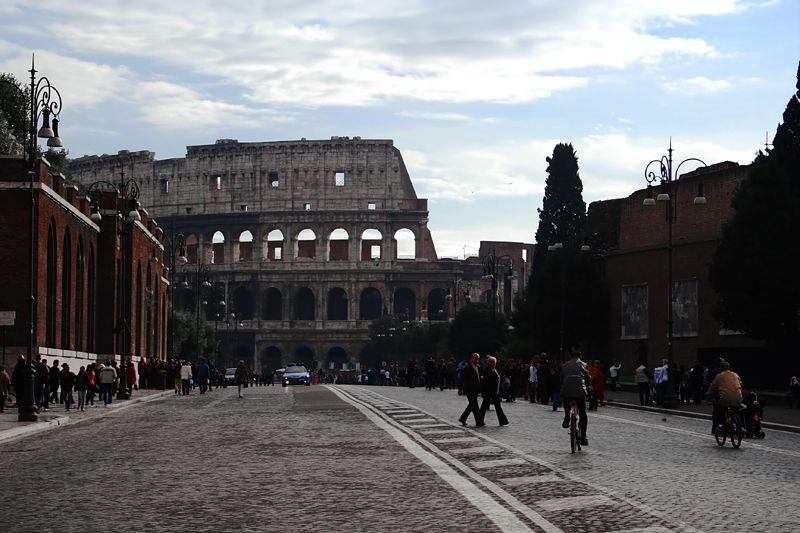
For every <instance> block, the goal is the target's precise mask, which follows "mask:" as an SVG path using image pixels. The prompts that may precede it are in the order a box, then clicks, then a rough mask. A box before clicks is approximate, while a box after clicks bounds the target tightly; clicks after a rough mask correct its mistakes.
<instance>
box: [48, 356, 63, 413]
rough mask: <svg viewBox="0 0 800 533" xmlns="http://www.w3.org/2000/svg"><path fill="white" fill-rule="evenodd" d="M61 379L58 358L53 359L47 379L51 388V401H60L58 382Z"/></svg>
mask: <svg viewBox="0 0 800 533" xmlns="http://www.w3.org/2000/svg"><path fill="white" fill-rule="evenodd" d="M60 381H61V371H60V370H59V366H58V359H56V360H55V361H53V366H51V367H50V377H49V378H48V380H47V383H48V385H49V389H50V403H58V384H59V383H60Z"/></svg>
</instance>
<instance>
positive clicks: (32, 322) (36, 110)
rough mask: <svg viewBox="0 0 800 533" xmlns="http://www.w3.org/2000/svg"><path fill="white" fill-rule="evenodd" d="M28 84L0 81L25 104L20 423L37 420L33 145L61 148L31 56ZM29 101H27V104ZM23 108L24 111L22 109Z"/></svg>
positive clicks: (55, 100)
mask: <svg viewBox="0 0 800 533" xmlns="http://www.w3.org/2000/svg"><path fill="white" fill-rule="evenodd" d="M29 72H30V73H31V82H30V86H29V88H28V94H26V93H25V92H24V91H22V90H21V89H20V88H19V87H17V85H16V84H14V83H12V82H10V81H8V80H0V83H2V84H3V85H7V86H8V87H11V88H13V90H14V91H16V92H17V96H18V97H19V98H20V101H23V102H25V106H24V107H23V108H20V109H16V110H15V111H16V112H17V114H18V118H20V119H21V120H22V123H23V129H24V130H25V132H26V136H27V139H26V141H27V144H28V147H27V153H26V157H27V163H28V174H29V177H30V180H29V190H30V199H31V204H30V207H31V216H30V239H29V242H28V245H29V250H28V258H29V259H30V269H29V270H30V273H29V289H30V297H29V304H30V314H29V318H28V325H29V326H30V332H29V334H28V353H27V361H26V363H25V373H24V376H23V378H24V380H25V393H24V394H23V395H22V398H20V399H19V416H18V418H17V420H19V421H20V422H36V421H38V420H39V414H38V410H37V408H36V402H35V401H34V398H33V390H34V387H35V382H36V370H35V368H34V365H33V345H34V344H35V342H36V269H35V268H34V265H35V264H36V256H37V254H36V238H35V235H36V195H35V194H34V188H33V184H34V182H35V181H36V174H37V169H36V160H37V157H36V155H37V153H36V152H37V150H36V149H37V145H36V138H37V137H39V138H41V139H47V146H49V147H51V148H60V147H61V146H63V143H62V142H61V137H59V136H58V115H59V114H60V113H61V94H60V93H59V92H58V90H57V89H56V88H55V87H53V86H52V85H50V80H48V79H47V78H46V77H41V78H39V80H38V81H37V80H36V68H35V62H34V56H31V70H30V71H29ZM28 98H30V100H28ZM26 108H27V109H26ZM51 116H52V118H53V127H52V128H51V127H50V117H51ZM40 118H41V119H42V127H41V129H39V131H38V133H37V131H36V128H37V127H38V125H39V119H40Z"/></svg>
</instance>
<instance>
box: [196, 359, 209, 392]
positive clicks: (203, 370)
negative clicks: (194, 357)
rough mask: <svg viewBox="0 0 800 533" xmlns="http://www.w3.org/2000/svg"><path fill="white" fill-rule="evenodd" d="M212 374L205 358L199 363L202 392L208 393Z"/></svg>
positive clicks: (198, 374)
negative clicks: (209, 379)
mask: <svg viewBox="0 0 800 533" xmlns="http://www.w3.org/2000/svg"><path fill="white" fill-rule="evenodd" d="M210 375H211V369H210V368H209V366H208V364H207V363H206V361H205V359H203V362H202V363H200V364H199V365H197V381H198V382H199V383H198V387H199V388H200V394H205V393H206V390H207V389H208V378H209V376H210Z"/></svg>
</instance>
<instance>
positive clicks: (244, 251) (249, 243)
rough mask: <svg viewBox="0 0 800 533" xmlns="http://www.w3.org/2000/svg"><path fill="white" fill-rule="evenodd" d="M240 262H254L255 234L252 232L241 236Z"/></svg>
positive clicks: (244, 232) (248, 231) (243, 233)
mask: <svg viewBox="0 0 800 533" xmlns="http://www.w3.org/2000/svg"><path fill="white" fill-rule="evenodd" d="M238 259H239V261H252V260H253V234H252V233H250V230H247V231H243V232H242V233H240V234H239V258H238Z"/></svg>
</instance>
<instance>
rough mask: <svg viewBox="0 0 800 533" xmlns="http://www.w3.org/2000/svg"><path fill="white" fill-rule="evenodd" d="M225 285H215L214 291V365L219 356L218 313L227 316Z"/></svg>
mask: <svg viewBox="0 0 800 533" xmlns="http://www.w3.org/2000/svg"><path fill="white" fill-rule="evenodd" d="M225 305H226V304H225V285H220V286H219V287H217V291H216V292H215V293H214V351H215V353H214V365H216V364H217V359H218V358H219V319H220V316H221V315H220V313H222V315H224V316H225V317H226V318H227V313H226V312H225Z"/></svg>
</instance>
